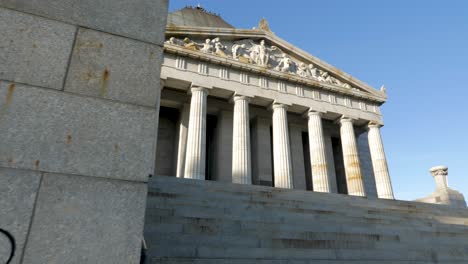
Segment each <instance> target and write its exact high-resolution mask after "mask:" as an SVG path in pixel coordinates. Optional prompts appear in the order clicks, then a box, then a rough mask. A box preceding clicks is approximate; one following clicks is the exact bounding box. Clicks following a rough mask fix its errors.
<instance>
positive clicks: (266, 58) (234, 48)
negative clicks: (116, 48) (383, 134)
mask: <svg viewBox="0 0 468 264" xmlns="http://www.w3.org/2000/svg"><path fill="white" fill-rule="evenodd" d="M165 43H166V44H170V45H176V46H181V47H184V48H186V49H190V50H195V51H200V52H203V53H208V54H214V55H217V56H220V57H223V58H230V59H233V60H236V61H239V62H242V63H247V64H253V65H258V66H261V67H265V68H268V69H272V70H275V71H279V72H284V73H288V74H294V75H298V76H300V77H303V78H308V79H312V80H315V81H318V82H322V83H327V84H331V85H336V86H340V87H344V88H348V89H353V90H358V89H357V88H354V87H351V85H350V84H348V83H346V82H343V81H341V80H339V79H338V78H335V77H333V76H331V75H330V74H329V73H328V72H327V71H325V70H323V69H320V68H318V67H317V66H316V65H314V64H312V63H305V62H301V61H298V60H296V59H293V58H291V57H290V56H289V55H288V54H287V53H285V52H283V51H282V50H281V49H280V48H279V47H277V46H273V45H271V46H267V45H266V44H265V40H263V39H261V40H260V41H258V43H256V42H254V41H253V40H251V39H242V40H237V41H233V42H229V41H228V43H226V44H223V43H222V42H221V40H220V38H219V37H216V38H214V39H209V38H207V39H205V41H204V42H197V41H194V40H191V39H189V38H187V37H186V38H184V39H183V40H180V39H177V38H175V37H170V38H169V40H167V41H166V42H165Z"/></svg>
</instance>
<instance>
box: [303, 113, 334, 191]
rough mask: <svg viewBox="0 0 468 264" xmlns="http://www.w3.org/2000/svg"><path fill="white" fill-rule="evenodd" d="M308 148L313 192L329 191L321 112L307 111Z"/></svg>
mask: <svg viewBox="0 0 468 264" xmlns="http://www.w3.org/2000/svg"><path fill="white" fill-rule="evenodd" d="M308 116H309V122H308V126H309V149H310V167H311V168H312V186H313V188H314V191H315V192H330V179H329V176H328V165H327V157H326V152H325V139H324V136H323V128H322V116H321V113H319V112H315V111H309V113H308Z"/></svg>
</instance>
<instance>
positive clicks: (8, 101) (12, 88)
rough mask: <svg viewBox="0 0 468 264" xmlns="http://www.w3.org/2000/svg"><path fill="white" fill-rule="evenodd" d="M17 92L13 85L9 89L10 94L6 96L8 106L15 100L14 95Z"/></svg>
mask: <svg viewBox="0 0 468 264" xmlns="http://www.w3.org/2000/svg"><path fill="white" fill-rule="evenodd" d="M14 92H15V84H14V83H11V84H10V86H9V87H8V93H7V96H6V104H7V105H8V104H10V103H11V99H12V98H13V93H14Z"/></svg>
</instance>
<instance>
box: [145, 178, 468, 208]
mask: <svg viewBox="0 0 468 264" xmlns="http://www.w3.org/2000/svg"><path fill="white" fill-rule="evenodd" d="M161 183H163V184H164V191H165V192H167V191H173V192H175V193H179V194H181V195H184V194H187V193H188V192H191V191H193V192H198V193H206V191H207V190H209V191H210V192H209V193H210V194H212V195H213V194H217V193H220V194H234V195H233V196H231V198H234V199H245V198H247V199H250V200H253V198H254V196H255V197H257V198H267V199H266V201H268V200H271V199H272V198H274V199H276V200H277V201H281V200H283V199H284V200H285V201H289V202H292V203H298V204H301V203H309V202H315V203H321V202H325V203H328V204H330V203H332V204H347V205H353V206H364V207H365V208H367V209H368V210H371V209H373V208H374V209H376V210H382V209H385V210H395V211H401V212H404V213H406V214H411V213H418V212H430V213H431V214H432V215H437V214H440V215H447V214H450V215H453V214H460V215H461V216H464V217H468V210H457V209H453V208H450V207H448V206H444V205H433V204H425V203H418V202H409V201H397V200H385V199H377V200H372V199H366V198H361V197H354V196H349V195H342V194H330V193H314V192H311V191H307V192H306V191H301V190H290V189H281V188H273V187H267V186H254V185H242V184H226V183H220V182H210V181H199V180H190V179H178V178H174V177H155V178H153V179H152V180H151V181H150V183H149V187H150V189H149V190H150V191H151V190H158V187H159V184H161ZM194 194H195V193H194ZM190 195H192V194H190Z"/></svg>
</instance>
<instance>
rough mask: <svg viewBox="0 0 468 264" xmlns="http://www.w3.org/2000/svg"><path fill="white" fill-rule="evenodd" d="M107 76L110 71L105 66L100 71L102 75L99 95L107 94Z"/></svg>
mask: <svg viewBox="0 0 468 264" xmlns="http://www.w3.org/2000/svg"><path fill="white" fill-rule="evenodd" d="M109 76H110V71H109V70H108V69H107V68H106V69H104V71H103V72H102V77H101V96H106V95H107V90H108V86H109Z"/></svg>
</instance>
